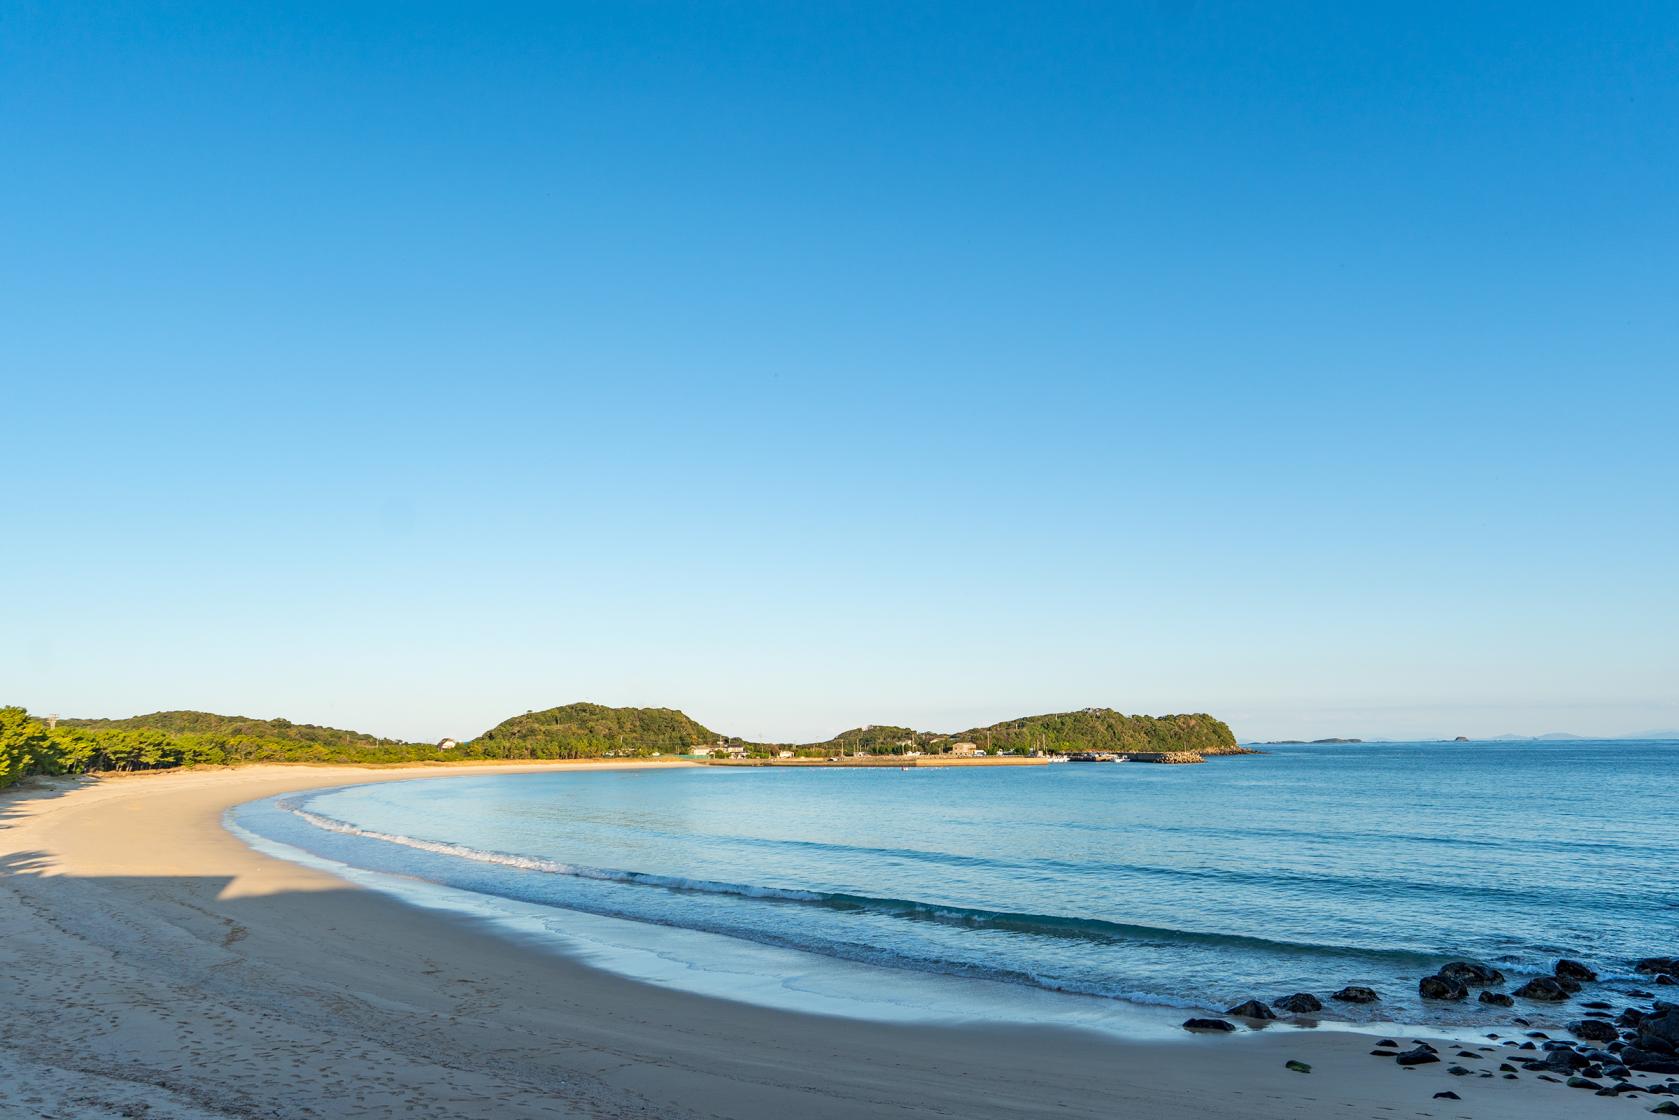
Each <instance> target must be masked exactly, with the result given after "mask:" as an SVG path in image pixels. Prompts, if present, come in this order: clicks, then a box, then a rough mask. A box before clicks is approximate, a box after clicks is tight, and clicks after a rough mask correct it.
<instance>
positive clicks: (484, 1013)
mask: <svg viewBox="0 0 1679 1120" xmlns="http://www.w3.org/2000/svg"><path fill="white" fill-rule="evenodd" d="M538 768H540V767H538ZM485 769H488V768H482V767H472V768H470V769H457V768H451V769H448V770H446V771H441V772H440V771H438V770H436V769H435V768H434V769H433V770H432V771H431V773H437V774H440V776H441V775H442V774H461V773H482V772H484V770H485ZM494 769H503V770H506V769H532V767H495V768H494ZM414 776H416V771H415V770H413V769H378V770H369V769H359V768H353V767H279V766H256V767H246V768H241V769H236V770H216V771H196V772H176V773H167V774H155V775H140V776H133V777H118V778H106V779H102V780H96V781H95V780H82V781H76V782H70V781H64V782H59V783H54V784H52V785H51V786H49V787H47V788H39V787H38V788H35V789H19V790H14V791H10V792H8V793H6V794H0V863H3V865H4V870H3V871H0V1117H6V1118H10V1117H14V1116H19V1117H24V1116H40V1117H102V1116H149V1117H154V1118H158V1117H168V1118H172V1120H173V1118H182V1120H200V1118H204V1117H227V1116H239V1117H244V1116H251V1117H257V1116H260V1117H282V1118H291V1117H403V1118H428V1117H484V1118H491V1117H494V1118H498V1120H499V1118H519V1117H537V1116H546V1117H554V1116H592V1117H648V1118H657V1120H673V1118H682V1117H728V1118H740V1120H746V1118H756V1117H763V1118H766V1120H769V1118H774V1120H785V1118H792V1120H829V1118H832V1120H841V1118H850V1117H859V1116H904V1117H908V1116H915V1117H953V1118H957V1117H959V1118H963V1120H973V1118H988V1117H1006V1116H1056V1117H1101V1118H1104V1120H1113V1118H1123V1117H1145V1118H1148V1120H1178V1118H1190V1117H1196V1118H1199V1117H1209V1116H1229V1117H1255V1118H1261V1117H1276V1118H1285V1117H1286V1118H1291V1120H1292V1118H1296V1117H1361V1118H1364V1117H1420V1116H1438V1117H1487V1118H1501V1117H1508V1118H1511V1120H1515V1118H1522V1120H1535V1118H1543V1117H1580V1116H1626V1117H1633V1116H1636V1115H1642V1114H1644V1110H1645V1109H1647V1108H1649V1107H1650V1105H1651V1104H1652V1103H1653V1102H1652V1101H1651V1100H1650V1098H1648V1097H1639V1098H1637V1099H1633V1100H1628V1099H1619V1100H1611V1099H1605V1098H1597V1097H1594V1096H1593V1095H1592V1094H1590V1093H1588V1092H1582V1091H1579V1090H1570V1089H1566V1088H1563V1087H1561V1086H1558V1085H1548V1084H1543V1083H1540V1082H1537V1081H1536V1080H1534V1077H1533V1075H1532V1074H1527V1073H1524V1074H1522V1077H1521V1080H1519V1081H1504V1080H1497V1079H1495V1080H1486V1079H1482V1078H1477V1077H1451V1076H1448V1075H1447V1074H1446V1073H1445V1068H1446V1065H1448V1064H1451V1060H1450V1059H1448V1061H1447V1062H1446V1063H1442V1064H1441V1065H1437V1066H1429V1067H1425V1068H1423V1069H1419V1070H1415V1071H1404V1070H1401V1069H1399V1068H1398V1067H1397V1066H1395V1065H1394V1064H1393V1063H1392V1062H1391V1061H1387V1060H1382V1059H1378V1058H1373V1057H1370V1056H1369V1055H1368V1054H1367V1051H1368V1050H1369V1049H1370V1039H1369V1038H1368V1037H1360V1036H1356V1035H1350V1034H1344V1033H1335V1032H1328V1031H1324V1032H1313V1033H1299V1032H1289V1033H1286V1034H1284V1033H1281V1032H1269V1033H1259V1034H1244V1035H1242V1036H1240V1037H1235V1038H1227V1037H1219V1038H1200V1037H1191V1036H1188V1035H1185V1037H1184V1039H1183V1041H1182V1042H1174V1043H1169V1044H1162V1043H1140V1042H1133V1043H1126V1042H1122V1041H1117V1040H1115V1039H1113V1038H1111V1037H1107V1036H1102V1035H1098V1034H1094V1033H1083V1032H1073V1031H1060V1030H1052V1029H1044V1028H1030V1029H1029V1028H1025V1027H1018V1028H1016V1027H1011V1028H1001V1027H999V1028H973V1027H958V1026H950V1027H945V1026H924V1025H923V1026H905V1025H886V1024H878V1023H868V1022H859V1021H853V1020H847V1019H839V1018H827V1017H821V1016H815V1015H801V1014H796V1013H791V1012H786V1011H776V1010H770V1009H765V1008H761V1007H754V1006H749V1005H746V1004H738V1003H733V1002H727V1001H720V1000H714V999H709V998H706V997H702V996H697V995H693V994H690V993H685V992H681V991H673V990H669V989H665V988H660V987H654V986H650V985H645V984H640V983H637V982H635V981H631V980H627V979H624V978H621V977H618V976H615V975H612V974H608V973H605V972H601V971H599V970H596V969H593V968H590V967H588V966H586V965H584V964H581V963H578V962H575V961H572V960H569V959H567V958H565V957H563V956H560V955H557V954H553V953H548V952H541V951H537V950H535V949H532V948H530V947H527V946H523V945H520V944H519V943H518V942H517V941H515V940H512V939H510V938H508V937H507V936H504V935H502V934H499V933H497V932H496V930H495V929H494V928H493V927H491V926H489V925H487V924H483V923H479V922H476V921H474V920H472V919H469V918H465V917H455V916H451V915H448V914H444V913H438V912H434V911H429V910H426V911H422V910H418V909H413V908H410V907H407V906H405V905H403V904H402V903H400V902H398V901H396V900H394V899H392V898H389V897H386V896H384V895H382V894H379V893H376V892H372V891H366V890H361V889H358V888H355V887H353V886H350V885H349V884H346V883H344V882H342V881H340V880H338V879H336V878H333V877H332V876H329V875H326V874H324V873H320V872H316V871H312V870H309V869H306V868H302V867H299V866H295V865H293V864H290V863H287V862H284V861H281V860H276V859H272V858H270V857H268V856H264V855H261V854H259V853H257V852H254V851H252V850H251V849H249V848H247V847H246V846H245V845H244V844H243V843H241V842H240V841H239V840H238V839H237V838H235V837H234V836H232V835H231V834H229V833H228V832H226V831H225V830H224V829H223V828H222V827H221V824H220V818H221V814H222V813H223V811H224V810H225V809H227V808H228V807H229V806H231V805H235V804H238V803H240V802H244V801H250V800H253V799H256V798H259V797H266V796H269V795H272V794H276V793H282V792H286V791H292V790H299V789H307V788H311V787H318V786H328V785H342V784H346V783H349V782H358V781H381V780H389V779H392V778H412V777H414ZM1455 1049H1456V1047H1451V1048H1450V1049H1447V1048H1446V1047H1444V1046H1443V1047H1442V1050H1443V1051H1444V1052H1445V1053H1446V1054H1448V1055H1449V1054H1450V1053H1451V1051H1452V1050H1455ZM1290 1058H1298V1059H1300V1060H1302V1061H1306V1062H1310V1063H1311V1064H1312V1066H1313V1072H1312V1073H1310V1074H1306V1075H1302V1074H1298V1073H1293V1072H1290V1071H1288V1070H1286V1069H1284V1068H1283V1063H1284V1062H1285V1061H1286V1060H1288V1059H1290ZM1465 1064H1473V1065H1477V1066H1480V1067H1482V1068H1493V1066H1494V1065H1495V1064H1496V1063H1495V1062H1481V1063H1465ZM1446 1089H1451V1090H1455V1091H1457V1092H1458V1093H1459V1094H1460V1095H1461V1096H1462V1097H1463V1098H1464V1099H1463V1100H1461V1101H1439V1100H1434V1099H1432V1098H1433V1094H1434V1093H1436V1092H1439V1091H1442V1090H1446Z"/></svg>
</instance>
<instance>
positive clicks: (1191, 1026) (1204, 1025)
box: [1183, 1019, 1236, 1031]
mask: <svg viewBox="0 0 1679 1120" xmlns="http://www.w3.org/2000/svg"><path fill="white" fill-rule="evenodd" d="M1183 1029H1184V1030H1186V1031H1233V1030H1235V1029H1236V1024H1234V1023H1226V1022H1225V1021H1224V1020H1223V1019H1185V1020H1184V1021H1183Z"/></svg>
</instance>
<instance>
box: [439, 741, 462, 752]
mask: <svg viewBox="0 0 1679 1120" xmlns="http://www.w3.org/2000/svg"><path fill="white" fill-rule="evenodd" d="M458 746H460V742H459V741H458V740H455V739H439V740H438V741H437V749H438V750H440V751H452V750H454V749H455V748H456V747H458Z"/></svg>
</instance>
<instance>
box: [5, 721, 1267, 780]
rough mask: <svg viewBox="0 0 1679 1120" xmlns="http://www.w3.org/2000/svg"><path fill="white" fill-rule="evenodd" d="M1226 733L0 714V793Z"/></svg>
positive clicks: (1093, 745)
mask: <svg viewBox="0 0 1679 1120" xmlns="http://www.w3.org/2000/svg"><path fill="white" fill-rule="evenodd" d="M1247 753H1252V752H1249V751H1248V750H1247V749H1246V748H1244V747H1241V746H1239V745H1238V744H1237V742H1236V737H1235V735H1234V734H1232V733H1231V730H1230V728H1229V726H1228V725H1227V724H1225V723H1224V721H1223V720H1219V719H1215V718H1214V717H1212V716H1210V715H1206V714H1204V713H1194V714H1185V715H1168V716H1145V715H1124V714H1122V713H1120V712H1117V711H1114V710H1113V709H1111V708H1084V709H1081V710H1079V711H1076V712H1053V713H1049V714H1046V715H1036V716H1022V717H1020V718H1018V719H1011V720H1004V721H1002V722H1001V723H994V724H990V725H988V726H985V727H972V728H969V729H967V730H966V731H959V732H950V733H945V732H934V731H917V730H914V729H913V728H908V727H896V726H885V725H866V726H863V727H857V728H852V729H851V730H849V731H842V732H840V733H839V734H838V735H835V736H834V737H832V738H830V739H826V740H824V741H822V742H820V743H759V742H753V741H751V740H747V739H742V738H740V737H738V736H728V735H723V734H720V733H718V732H716V731H713V730H711V729H710V728H708V727H705V726H704V725H702V724H700V723H698V722H696V721H694V720H693V719H691V718H689V717H688V716H687V715H686V714H684V713H682V712H680V711H677V710H675V709H673V708H611V707H607V706H605V705H602V704H588V703H576V704H565V705H562V706H560V707H557V708H548V709H545V710H543V711H531V712H526V713H524V714H523V715H518V716H514V717H512V718H511V719H507V720H504V721H502V722H501V723H498V724H497V725H496V726H494V727H492V728H490V729H489V730H488V731H486V732H484V733H483V734H482V735H480V736H478V737H477V738H475V739H469V740H455V739H450V738H445V739H442V740H440V741H438V742H436V743H410V742H404V741H402V740H399V739H386V738H381V737H379V736H376V735H368V734H365V733H362V732H359V731H345V730H342V729H339V728H334V727H320V726H316V725H314V724H306V723H293V722H292V721H290V720H288V719H254V718H251V717H247V716H224V715H216V714H214V713H211V712H191V711H175V712H153V713H151V714H149V715H139V716H131V717H129V718H126V719H58V718H56V717H49V718H47V719H40V718H37V717H34V716H31V715H30V714H29V713H28V712H27V711H26V710H25V709H23V708H21V707H8V708H0V787H4V786H7V785H10V784H11V783H12V782H15V781H17V780H18V779H19V778H21V777H23V776H25V775H27V774H79V773H92V772H100V771H131V770H164V769H172V768H175V767H183V766H224V765H236V764H239V763H252V762H304V763H331V762H353V763H402V762H456V761H467V760H482V759H497V760H541V759H585V758H654V757H675V756H684V755H686V756H694V755H705V756H707V757H709V756H712V755H714V754H715V755H716V756H718V757H720V758H722V757H726V758H734V759H791V760H796V759H827V758H841V757H871V756H884V757H890V756H923V757H924V756H946V755H948V756H955V757H962V756H974V757H979V756H1007V755H1014V756H1070V755H1075V754H1076V755H1093V756H1103V757H1106V756H1109V755H1133V756H1145V757H1152V758H1153V759H1154V760H1156V761H1174V762H1198V761H1200V760H1201V759H1202V758H1203V757H1207V756H1213V755H1230V754H1247Z"/></svg>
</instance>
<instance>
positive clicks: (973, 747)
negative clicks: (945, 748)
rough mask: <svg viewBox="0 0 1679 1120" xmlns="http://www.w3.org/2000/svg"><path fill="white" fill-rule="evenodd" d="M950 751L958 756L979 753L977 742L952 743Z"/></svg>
mask: <svg viewBox="0 0 1679 1120" xmlns="http://www.w3.org/2000/svg"><path fill="white" fill-rule="evenodd" d="M950 753H951V754H953V755H955V756H956V757H958V758H972V757H974V756H975V755H976V754H978V753H979V744H978V743H952V744H951V747H950Z"/></svg>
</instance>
